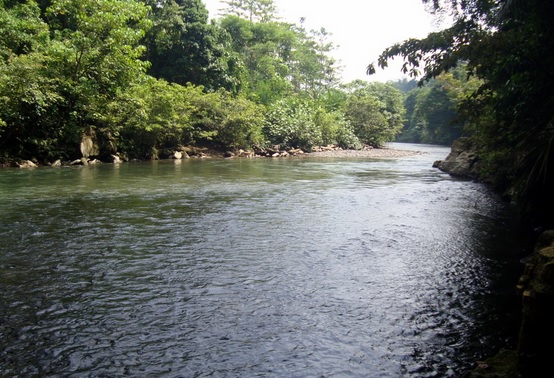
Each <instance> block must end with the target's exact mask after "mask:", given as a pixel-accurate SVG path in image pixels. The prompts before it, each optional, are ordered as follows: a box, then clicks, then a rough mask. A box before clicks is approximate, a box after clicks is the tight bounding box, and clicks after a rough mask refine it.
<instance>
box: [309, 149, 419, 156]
mask: <svg viewBox="0 0 554 378" xmlns="http://www.w3.org/2000/svg"><path fill="white" fill-rule="evenodd" d="M421 154H423V152H421V151H409V150H397V149H394V148H371V149H363V150H332V151H321V152H310V153H306V154H304V155H302V156H309V157H334V158H396V157H403V156H413V155H421Z"/></svg>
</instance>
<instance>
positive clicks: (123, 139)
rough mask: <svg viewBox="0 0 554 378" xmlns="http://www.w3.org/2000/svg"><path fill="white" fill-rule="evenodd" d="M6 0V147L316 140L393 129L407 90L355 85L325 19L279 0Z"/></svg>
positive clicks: (389, 135)
mask: <svg viewBox="0 0 554 378" xmlns="http://www.w3.org/2000/svg"><path fill="white" fill-rule="evenodd" d="M227 5H228V8H227V9H226V11H225V12H224V14H223V15H221V17H219V18H218V19H214V20H209V15H208V12H207V10H206V7H205V6H204V4H203V3H202V1H201V0H161V1H160V0H147V1H137V0H71V1H70V0H40V1H26V0H0V157H3V158H14V157H17V158H25V159H34V160H36V161H38V162H41V163H42V162H49V161H54V160H56V159H62V160H68V159H74V158H76V157H80V151H79V145H80V142H81V140H82V138H83V136H85V135H86V136H88V137H91V138H92V139H93V140H95V141H96V144H97V145H98V152H97V153H98V155H99V156H100V157H102V156H104V155H109V154H115V153H118V154H120V155H122V156H124V157H127V158H137V159H150V158H156V157H157V156H158V151H160V150H161V149H163V148H166V147H176V146H180V145H210V146H212V147H215V148H220V149H230V150H232V149H241V148H242V149H253V148H264V147H265V146H267V145H274V144H279V145H281V147H282V148H287V147H294V148H303V149H306V150H310V149H311V148H312V147H313V146H316V145H327V144H336V145H339V146H341V147H344V148H360V147H361V146H362V145H363V144H370V145H372V146H380V145H382V144H383V143H385V142H388V141H391V140H394V138H395V136H396V135H397V134H398V133H399V132H400V130H401V128H402V126H403V114H404V108H403V95H402V93H401V92H400V91H398V90H396V89H395V88H394V87H393V86H392V85H391V84H383V83H368V82H360V83H357V84H356V85H351V86H350V87H348V88H344V87H343V85H342V84H341V83H340V80H339V74H340V67H339V65H338V62H336V61H335V59H334V58H332V57H331V54H330V53H331V52H332V51H333V50H334V49H335V46H334V45H333V43H332V42H330V34H329V33H328V32H327V31H326V30H325V29H324V28H321V29H319V30H306V28H305V27H304V25H303V23H302V22H301V23H300V24H299V25H295V24H290V23H284V22H280V21H278V20H277V18H276V15H275V12H276V9H275V6H274V5H273V1H270V0H252V1H234V0H232V1H228V2H227Z"/></svg>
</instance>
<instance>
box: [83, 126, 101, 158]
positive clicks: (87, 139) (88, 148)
mask: <svg viewBox="0 0 554 378" xmlns="http://www.w3.org/2000/svg"><path fill="white" fill-rule="evenodd" d="M89 134H90V135H83V137H82V138H81V146H80V147H81V154H82V155H83V157H85V158H88V157H89V156H96V155H98V146H96V145H95V143H94V140H93V138H94V137H95V133H94V131H92V130H90V131H89Z"/></svg>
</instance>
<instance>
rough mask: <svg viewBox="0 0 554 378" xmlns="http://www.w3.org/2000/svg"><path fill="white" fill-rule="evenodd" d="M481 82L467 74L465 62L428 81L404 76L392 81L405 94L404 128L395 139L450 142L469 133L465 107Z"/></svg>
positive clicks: (414, 141)
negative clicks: (401, 78)
mask: <svg viewBox="0 0 554 378" xmlns="http://www.w3.org/2000/svg"><path fill="white" fill-rule="evenodd" d="M481 83H482V80H480V79H478V78H476V77H474V76H473V77H468V75H467V71H466V65H464V64H461V65H460V66H459V67H456V68H454V69H452V70H450V71H449V72H444V73H441V74H440V75H438V76H437V77H435V78H431V79H429V80H428V81H425V82H421V83H418V82H417V81H416V80H409V81H408V80H406V79H403V80H399V81H397V82H394V83H391V84H392V85H393V86H394V87H396V88H397V89H398V90H400V91H401V92H402V93H404V94H405V99H404V107H405V109H406V117H405V121H404V128H403V129H402V131H401V133H400V134H399V135H398V136H397V138H396V140H397V141H398V142H410V143H427V144H439V145H448V146H449V145H451V144H452V142H453V141H454V140H456V139H458V138H460V137H462V136H466V135H467V133H466V132H465V131H467V129H468V127H469V126H468V125H469V122H468V121H469V120H468V117H466V116H465V115H464V114H463V111H462V107H463V104H464V103H465V102H466V101H467V100H468V99H469V98H471V96H472V95H473V94H474V92H475V91H476V90H477V88H479V86H480V85H481Z"/></svg>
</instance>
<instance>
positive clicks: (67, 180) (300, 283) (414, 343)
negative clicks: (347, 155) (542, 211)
mask: <svg viewBox="0 0 554 378" xmlns="http://www.w3.org/2000/svg"><path fill="white" fill-rule="evenodd" d="M394 146H395V147H396V148H408V149H417V150H420V151H422V152H424V153H422V154H419V155H415V156H410V157H403V158H395V159H380V160H379V159H360V158H358V159H332V158H317V159H313V158H306V157H303V158H286V159H265V158H262V159H242V160H241V159H230V160H219V159H214V160H196V159H191V160H185V161H158V162H144V163H127V164H121V165H111V164H106V165H101V166H91V167H73V168H59V169H52V168H39V169H34V170H15V169H14V170H12V169H8V170H1V171H0V214H1V218H0V219H1V221H0V240H1V244H0V290H1V294H2V296H1V298H0V345H1V348H0V373H1V374H0V375H1V376H6V377H9V376H26V377H28V376H52V377H54V376H56V377H57V376H63V377H88V376H90V377H98V376H105V377H114V376H121V375H130V376H149V377H151V376H158V377H204V376H216V377H246V376H270V377H339V376H340V377H342V376H349V377H399V376H406V377H457V376H459V375H460V374H461V373H463V372H464V371H466V370H467V369H468V368H471V367H472V366H473V364H474V363H475V361H476V360H478V359H481V358H483V356H486V355H488V354H490V353H492V352H494V351H495V350H496V349H498V348H500V347H503V346H506V345H510V343H512V342H513V339H512V338H513V336H514V330H515V326H516V325H517V319H516V318H517V311H516V312H514V309H515V308H516V307H515V306H516V300H515V298H514V293H513V288H514V286H515V282H516V280H517V275H518V273H519V270H520V268H521V267H520V265H519V263H518V262H517V257H518V254H519V253H521V244H520V241H519V240H518V239H517V235H516V233H514V232H513V226H512V222H511V221H510V216H511V214H510V210H509V208H507V205H506V204H505V203H502V202H501V201H500V200H499V199H498V198H497V197H496V196H495V195H494V194H492V193H491V192H490V191H489V190H488V189H487V188H485V187H484V186H482V185H480V184H477V183H473V182H470V181H465V180H457V179H453V178H451V177H450V176H449V175H447V174H444V173H442V172H440V171H439V170H436V169H434V168H432V163H433V161H434V160H436V159H443V158H444V157H446V155H447V154H448V151H449V149H447V148H444V147H436V146H423V145H394ZM514 313H516V315H514Z"/></svg>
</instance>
